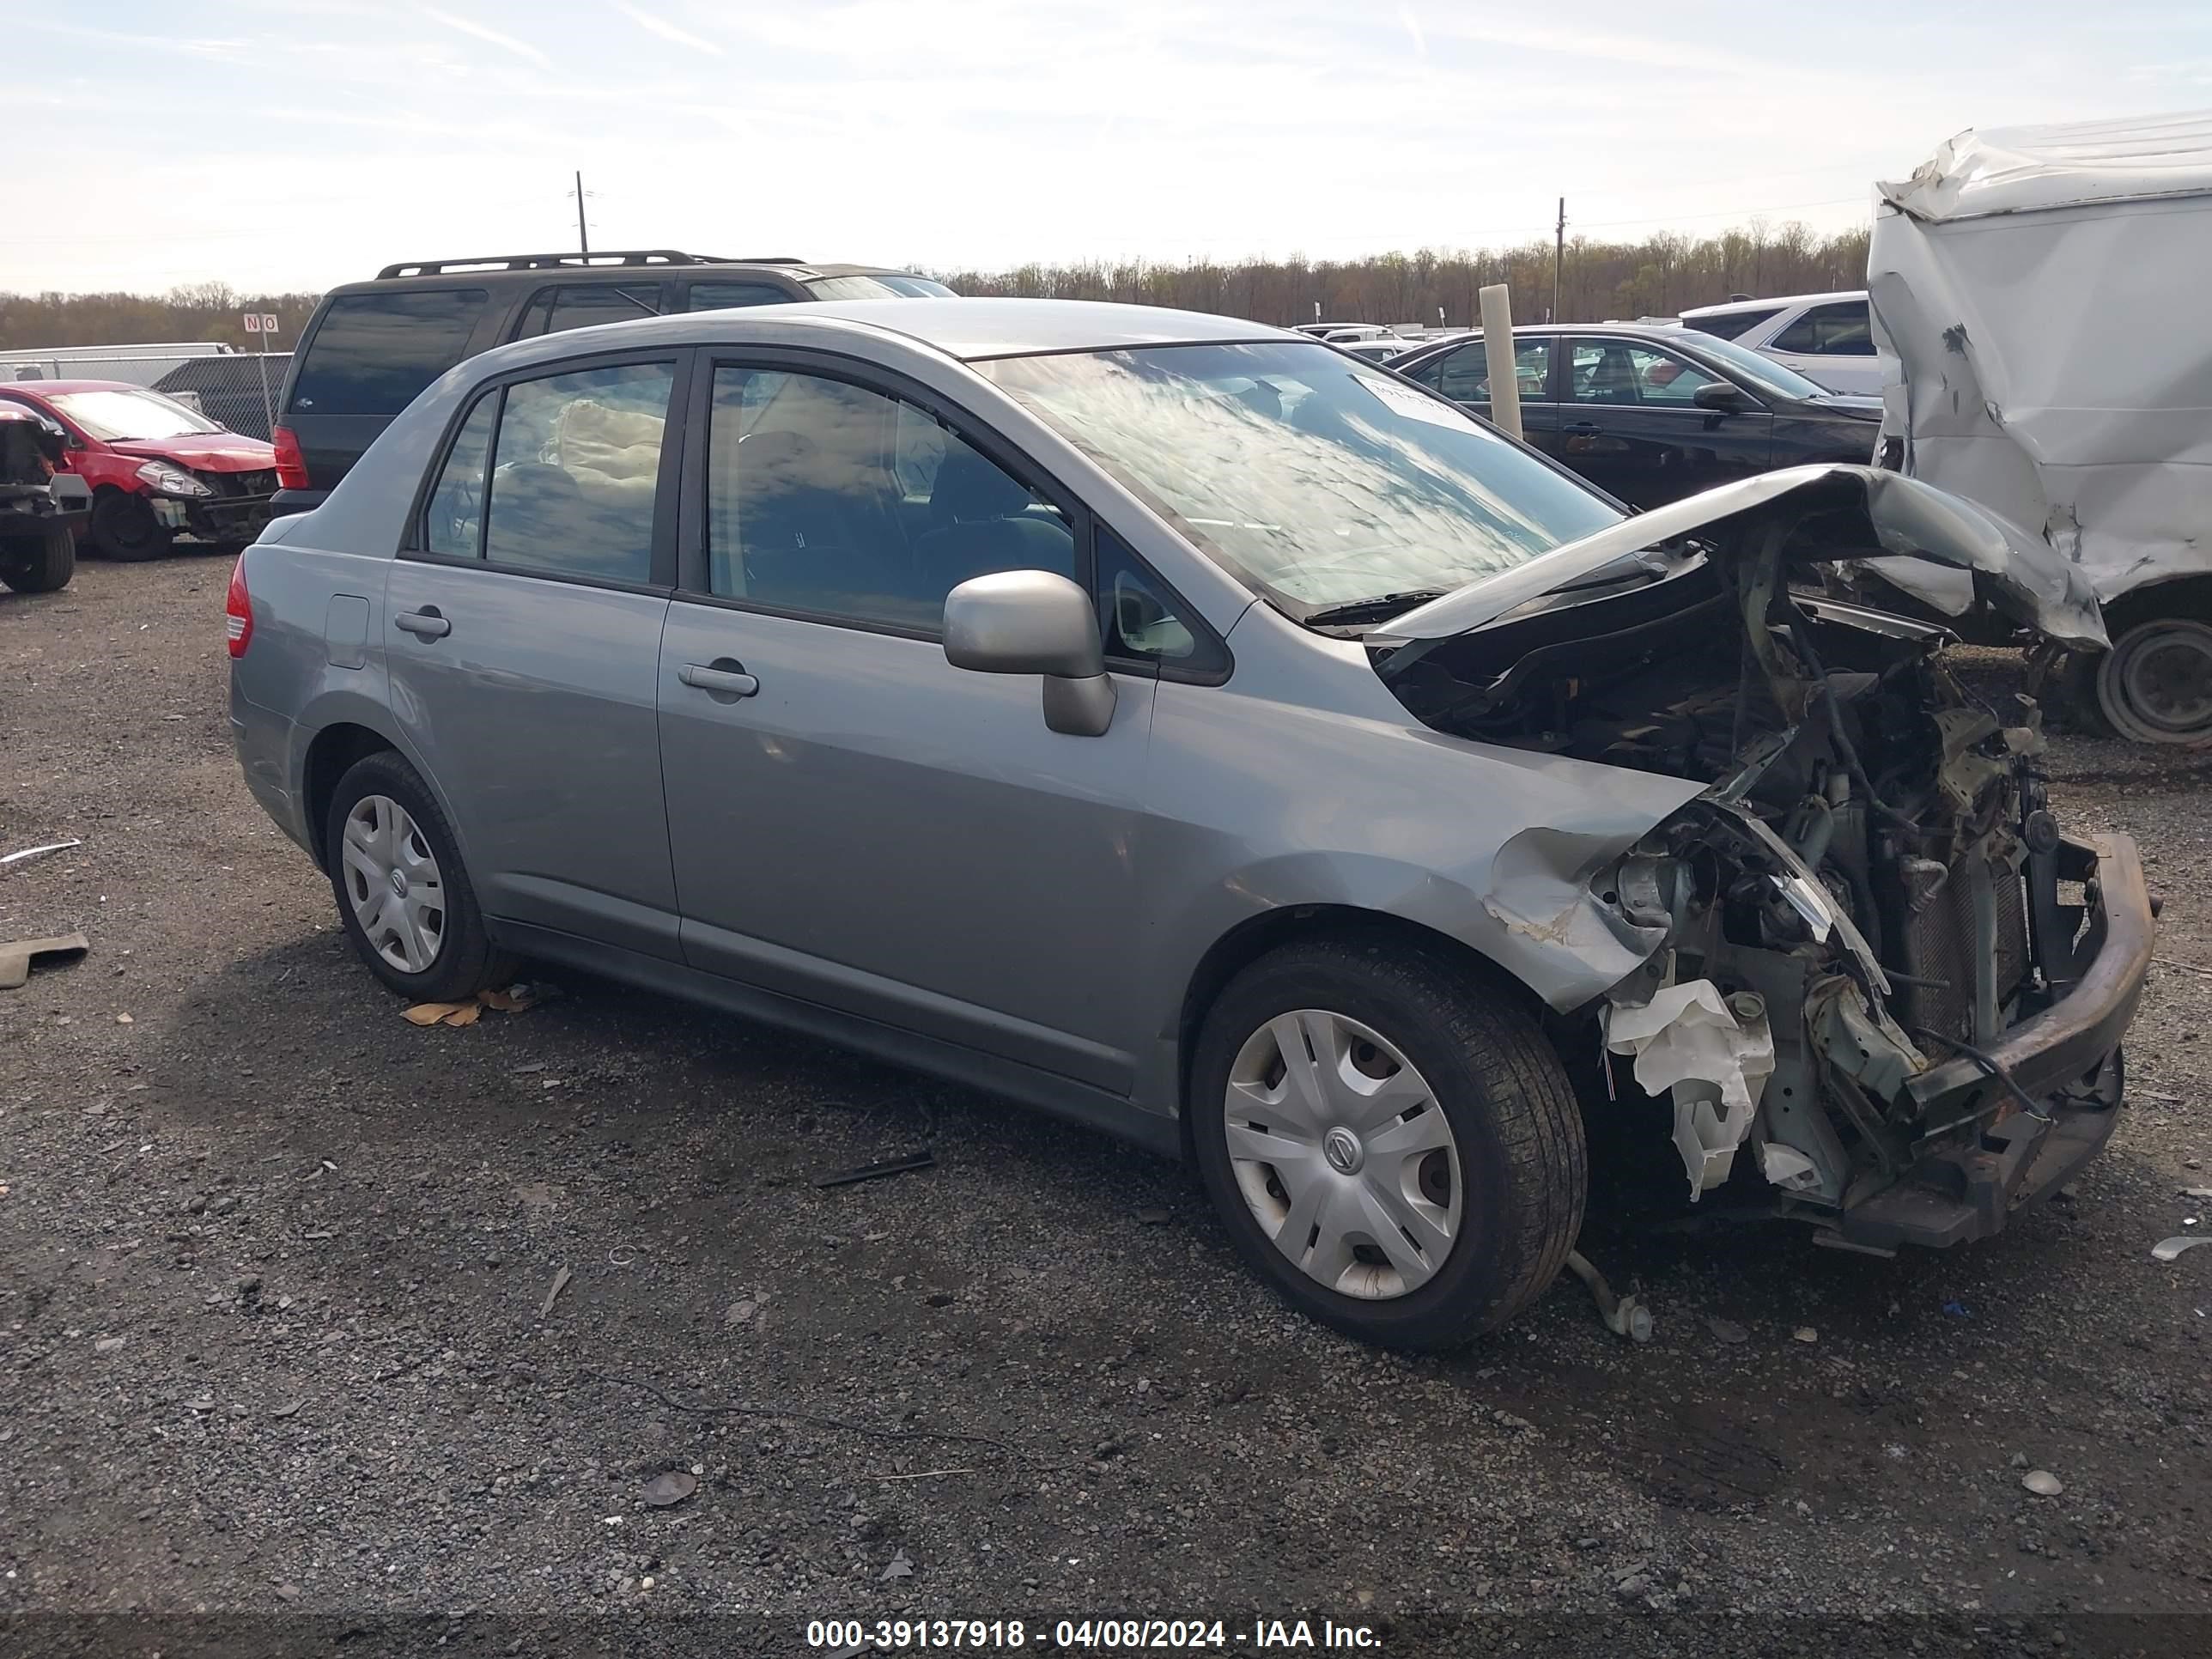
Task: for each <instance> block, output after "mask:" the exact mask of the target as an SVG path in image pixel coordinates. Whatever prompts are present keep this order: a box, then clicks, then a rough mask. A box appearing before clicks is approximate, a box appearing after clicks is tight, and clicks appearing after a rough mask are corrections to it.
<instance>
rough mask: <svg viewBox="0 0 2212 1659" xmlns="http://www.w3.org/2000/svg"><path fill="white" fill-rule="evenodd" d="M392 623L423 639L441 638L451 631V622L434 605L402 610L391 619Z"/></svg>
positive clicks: (395, 626)
mask: <svg viewBox="0 0 2212 1659" xmlns="http://www.w3.org/2000/svg"><path fill="white" fill-rule="evenodd" d="M392 626H393V627H394V628H404V629H406V630H407V631H408V632H409V633H410V634H412V635H415V636H416V638H417V639H424V640H442V639H443V638H445V637H446V635H448V634H450V633H452V632H453V623H449V622H447V620H446V619H445V618H444V617H441V616H440V615H439V614H438V607H437V606H436V605H425V606H423V608H422V610H420V611H401V612H400V613H399V614H398V616H396V617H393V618H392Z"/></svg>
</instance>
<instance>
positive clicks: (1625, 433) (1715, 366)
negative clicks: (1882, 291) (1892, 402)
mask: <svg viewBox="0 0 2212 1659" xmlns="http://www.w3.org/2000/svg"><path fill="white" fill-rule="evenodd" d="M1513 341H1514V348H1513V349H1514V361H1515V362H1516V365H1517V369H1516V377H1517V379H1518V380H1519V381H1520V389H1521V427H1522V435H1523V436H1524V437H1525V438H1526V439H1527V440H1528V442H1529V443H1531V444H1533V445H1534V446H1535V447H1537V448H1538V449H1541V450H1542V451H1543V452H1544V453H1546V454H1547V455H1552V456H1555V457H1557V458H1558V459H1559V461H1561V462H1562V463H1563V464H1565V465H1567V466H1570V467H1572V468H1573V469H1574V470H1575V471H1577V472H1578V473H1580V474H1581V475H1582V476H1583V477H1585V478H1587V479H1589V481H1590V482H1591V483H1594V484H1595V485H1597V486H1598V488H1599V489H1603V490H1606V491H1607V492H1608V493H1610V494H1612V495H1617V496H1619V497H1620V499H1621V500H1622V501H1627V502H1630V503H1632V505H1634V506H1637V507H1657V506H1659V505H1660V504H1661V503H1662V502H1665V501H1679V500H1680V499H1681V498H1682V497H1683V496H1685V495H1695V494H1696V493H1697V492H1698V491H1699V490H1701V489H1712V488H1713V487H1714V486H1715V485H1717V484H1723V483H1729V482H1730V481H1732V480H1734V479H1737V478H1747V477H1751V476H1752V475H1753V473H1756V472H1764V471H1768V470H1769V469H1771V468H1773V467H1781V466H1796V465H1802V464H1805V463H1809V462H1815V461H1852V462H1862V461H1869V460H1871V459H1873V458H1874V443H1875V429H1876V426H1877V424H1878V422H1880V421H1881V401H1880V400H1879V399H1878V398H1846V397H1843V396H1841V395H1839V394H1838V393H1836V392H1829V391H1827V390H1826V389H1825V388H1823V387H1821V386H1815V385H1814V384H1813V383H1812V382H1811V381H1810V380H1806V379H1805V378H1804V377H1803V376H1802V375H1800V374H1795V373H1793V372H1792V371H1791V370H1790V369H1787V368H1783V367H1782V366H1781V365H1780V364H1778V363H1775V362H1769V361H1768V360H1767V359H1766V358H1764V357H1762V356H1759V355H1758V354H1757V353H1756V352H1753V351H1747V350H1746V349H1744V348H1742V347H1741V346H1740V345H1737V344H1735V343H1734V342H1732V341H1729V340H1719V339H1715V338H1714V337H1712V336H1711V335H1708V334H1700V333H1698V332H1697V331H1693V330H1690V329H1683V328H1651V327H1646V326H1644V325H1642V324H1638V323H1571V324H1539V325H1532V326H1530V327H1527V328H1516V329H1515V330H1514V331H1513ZM1390 367H1391V368H1395V369H1396V370H1397V371H1398V372H1399V373H1400V374H1405V375H1407V376H1409V377H1411V378H1412V379H1413V380H1419V382H1420V383H1421V384H1422V385H1424V386H1431V387H1433V388H1434V389H1435V390H1437V391H1438V392H1442V393H1443V395H1444V396H1445V397H1447V398H1450V399H1451V400H1452V401H1453V402H1454V403H1456V404H1459V405H1460V406H1461V407H1462V408H1463V409H1467V410H1471V411H1472V412H1474V413H1475V414H1477V415H1480V416H1484V417H1485V418H1487V417H1488V416H1489V414H1490V363H1489V359H1488V356H1487V355H1486V351H1485V349H1484V347H1483V343H1482V337H1481V336H1480V335H1474V336H1472V337H1468V338H1466V339H1465V340H1463V341H1458V342H1455V341H1449V340H1447V341H1441V342H1439V343H1437V344H1436V345H1433V346H1430V347H1425V348H1424V349H1421V350H1419V351H1418V352H1412V353H1408V354H1407V356H1404V357H1401V358H1397V359H1395V360H1394V361H1393V362H1391V365H1390Z"/></svg>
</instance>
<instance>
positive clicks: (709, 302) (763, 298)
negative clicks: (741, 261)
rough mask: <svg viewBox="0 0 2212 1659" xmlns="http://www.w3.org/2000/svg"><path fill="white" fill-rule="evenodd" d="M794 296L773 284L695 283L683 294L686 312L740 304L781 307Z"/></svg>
mask: <svg viewBox="0 0 2212 1659" xmlns="http://www.w3.org/2000/svg"><path fill="white" fill-rule="evenodd" d="M794 297H796V296H794V295H790V294H787V293H785V292H784V291H783V289H780V288H778V287H777V286H776V285H775V283H692V284H691V290H690V293H688V294H686V295H684V309H685V310H686V311H729V310H732V309H734V308H735V307H738V306H780V305H785V304H787V303H789V301H791V300H793V298H794Z"/></svg>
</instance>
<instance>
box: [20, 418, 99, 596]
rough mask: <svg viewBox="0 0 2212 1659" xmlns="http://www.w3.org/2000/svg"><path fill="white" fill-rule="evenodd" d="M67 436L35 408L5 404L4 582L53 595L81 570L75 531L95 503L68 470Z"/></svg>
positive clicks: (23, 588)
mask: <svg viewBox="0 0 2212 1659" xmlns="http://www.w3.org/2000/svg"><path fill="white" fill-rule="evenodd" d="M67 443H68V435H67V434H66V433H64V431H63V430H62V428H61V427H60V426H59V425H58V424H57V423H56V422H53V421H52V420H51V419H49V418H48V417H46V416H44V415H41V414H40V413H38V412H37V411H36V410H30V409H25V408H22V407H21V406H20V405H17V404H8V403H0V582H4V583H5V584H6V585H7V586H9V587H12V588H14V589H15V591H16V592H19V593H52V592H58V590H60V589H62V588H64V587H67V586H69V582H70V576H72V575H73V574H76V532H77V531H78V530H79V529H80V528H81V527H82V525H83V523H84V520H85V517H86V515H87V513H88V508H89V507H90V502H91V493H90V492H89V491H88V490H87V489H85V487H84V481H83V480H82V478H78V477H74V476H72V475H71V474H70V473H69V472H66V471H64V470H63V466H62V462H63V459H64V456H65V455H66V454H67V453H68V450H67V447H66V446H67Z"/></svg>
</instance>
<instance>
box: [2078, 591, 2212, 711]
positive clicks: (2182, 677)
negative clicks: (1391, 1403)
mask: <svg viewBox="0 0 2212 1659" xmlns="http://www.w3.org/2000/svg"><path fill="white" fill-rule="evenodd" d="M2162 591H2165V590H2159V589H2153V590H2152V592H2154V593H2157V592H2162ZM2166 597H2167V602H2168V604H2170V605H2171V608H2170V609H2168V608H2166V605H2161V606H2160V609H2161V611H2164V614H2161V615H2157V616H2145V615H2144V614H2143V610H2144V609H2145V608H2146V607H2142V606H2130V607H2127V608H2124V609H2123V608H2120V607H2115V610H2116V611H2117V612H2118V614H2117V615H2115V616H2113V617H2111V618H2109V622H2110V624H2111V627H2112V649H2111V650H2109V651H2104V652H2099V653H2095V654H2094V655H2079V656H2075V657H2074V658H2071V659H2069V661H2068V664H2067V670H2066V689H2067V692H2068V702H2069V705H2070V706H2071V708H2072V709H2073V711H2074V713H2075V714H2076V715H2077V716H2078V717H2080V718H2081V720H2082V721H2083V723H2084V724H2085V725H2087V726H2089V727H2090V728H2091V729H2092V730H2093V731H2095V732H2098V733H2099V734H2100V735H2109V736H2113V737H2121V738H2128V739H2129V740H2130V741H2131V742H2135V743H2160V744H2187V743H2204V742H2208V741H2212V625H2208V624H2207V623H2205V622H2203V621H2201V620H2199V619H2198V617H2196V616H2193V615H2190V614H2187V613H2188V612H2190V611H2192V610H2195V609H2196V608H2197V606H2196V605H2193V604H2192V603H2191V600H2192V599H2195V597H2196V596H2195V595H2192V594H2187V593H2184V592H2179V591H2173V592H2167V596H2166ZM2130 612H2132V614H2130Z"/></svg>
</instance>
